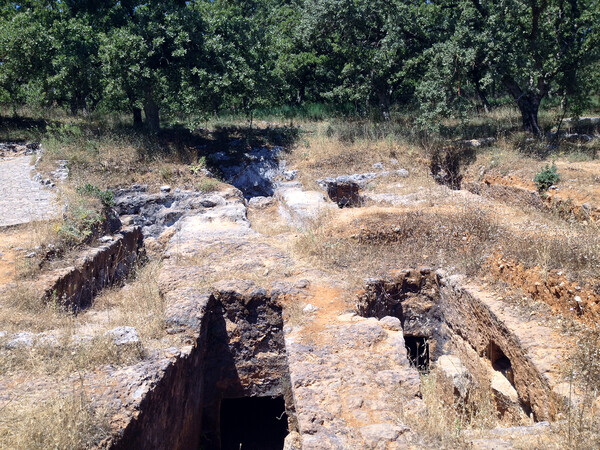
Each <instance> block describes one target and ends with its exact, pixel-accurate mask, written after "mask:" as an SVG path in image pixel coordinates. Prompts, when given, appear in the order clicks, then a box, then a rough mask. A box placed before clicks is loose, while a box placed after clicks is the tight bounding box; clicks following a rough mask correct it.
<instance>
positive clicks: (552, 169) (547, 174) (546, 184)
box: [533, 163, 560, 193]
mask: <svg viewBox="0 0 600 450" xmlns="http://www.w3.org/2000/svg"><path fill="white" fill-rule="evenodd" d="M533 181H534V183H535V184H536V186H537V188H538V191H540V192H542V193H543V192H546V191H547V190H548V189H549V188H550V186H553V185H555V184H557V183H558V182H559V181H560V174H559V173H558V172H557V168H556V165H555V164H554V163H552V166H550V165H548V164H546V167H544V169H543V170H542V171H541V172H538V173H536V174H535V177H534V179H533Z"/></svg>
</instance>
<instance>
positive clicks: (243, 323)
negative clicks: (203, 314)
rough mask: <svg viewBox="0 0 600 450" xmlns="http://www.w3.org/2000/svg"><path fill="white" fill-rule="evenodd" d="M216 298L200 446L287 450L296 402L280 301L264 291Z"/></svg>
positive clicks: (210, 314) (208, 346)
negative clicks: (290, 375) (243, 296)
mask: <svg viewBox="0 0 600 450" xmlns="http://www.w3.org/2000/svg"><path fill="white" fill-rule="evenodd" d="M216 297H217V302H216V303H215V304H214V305H213V307H212V308H211V309H210V310H209V312H208V331H207V336H206V354H205V362H204V395H203V401H202V408H203V410H202V426H201V436H200V447H199V448H200V449H203V450H220V449H221V450H233V449H235V450H239V449H245V450H252V449H256V450H263V449H264V450H279V449H282V448H283V445H284V439H285V437H286V435H287V434H288V432H289V430H290V428H293V427H294V425H293V417H294V414H293V410H294V407H293V400H292V396H291V392H290V383H289V372H288V365H287V357H286V353H285V343H284V339H283V318H282V310H281V306H280V305H279V304H277V303H276V302H275V301H272V300H271V299H269V298H268V297H264V296H262V295H257V296H250V297H249V298H248V297H245V298H242V297H241V296H238V295H237V294H235V293H231V292H228V293H224V294H223V293H221V294H217V295H216ZM290 425H291V426H290Z"/></svg>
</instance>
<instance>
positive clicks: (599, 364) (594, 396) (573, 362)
mask: <svg viewBox="0 0 600 450" xmlns="http://www.w3.org/2000/svg"><path fill="white" fill-rule="evenodd" d="M565 372H566V374H565V375H566V377H567V379H568V380H569V382H570V385H571V393H572V397H570V398H569V400H568V402H567V405H565V411H564V412H563V418H564V419H565V420H564V421H562V422H561V424H560V428H559V432H560V438H561V441H562V442H563V443H564V445H565V446H566V447H568V448H576V449H580V448H581V449H583V448H591V447H589V445H590V443H592V442H593V443H596V446H595V447H594V448H598V446H599V445H600V444H598V443H600V328H598V326H597V325H594V326H593V327H591V328H587V329H585V330H584V331H580V332H579V336H578V337H577V341H576V343H575V346H574V347H573V352H572V354H571V355H570V357H569V361H568V364H567V365H566V366H565Z"/></svg>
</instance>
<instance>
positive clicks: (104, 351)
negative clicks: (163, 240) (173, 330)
mask: <svg viewBox="0 0 600 450" xmlns="http://www.w3.org/2000/svg"><path fill="white" fill-rule="evenodd" d="M159 270H160V264H159V263H158V262H151V263H149V264H147V265H146V266H145V267H142V268H140V269H139V270H138V271H137V273H136V275H135V278H134V279H133V280H132V281H131V283H129V284H128V285H127V286H125V287H124V288H114V289H109V290H106V291H104V293H103V294H102V295H101V296H99V297H98V298H97V300H96V303H95V304H94V306H93V307H92V308H90V309H89V310H87V311H85V312H84V313H81V314H79V315H74V314H71V313H69V312H65V311H61V310H60V309H58V308H56V307H54V306H53V305H43V304H41V303H40V301H39V299H40V296H39V295H38V293H37V292H36V291H35V289H33V288H32V287H31V286H30V285H29V284H27V283H21V284H19V285H17V286H16V287H15V288H14V289H12V290H10V291H9V292H8V293H6V294H5V295H4V296H3V299H2V306H3V307H2V308H0V329H1V330H3V331H6V332H8V333H10V334H9V335H8V336H6V337H5V338H4V339H3V341H7V340H8V339H9V338H10V336H11V334H13V333H17V332H20V331H23V330H27V331H29V332H32V333H44V334H43V335H39V336H38V335H34V336H33V339H32V340H33V344H32V345H31V346H26V347H16V348H7V347H6V346H5V345H4V344H5V342H0V344H3V345H2V346H1V348H0V367H1V368H0V374H7V373H14V372H27V373H39V374H61V375H64V376H66V375H68V374H71V373H73V372H75V371H79V370H88V369H91V368H94V367H98V366H100V365H103V364H116V365H127V364H131V363H133V362H136V361H138V360H140V359H141V358H143V357H144V353H145V349H146V348H148V347H153V346H154V345H158V344H157V341H158V340H160V339H161V338H163V337H164V334H165V333H164V329H165V326H164V317H165V316H164V314H165V310H164V308H165V306H164V301H163V299H162V297H161V295H160V293H159V290H158V282H157V278H158V272H159ZM119 326H132V327H135V328H136V330H137V331H138V333H139V335H140V339H141V341H142V346H122V347H118V346H116V345H114V344H113V343H112V341H111V340H110V339H109V338H108V337H105V336H104V333H105V332H106V331H107V330H109V329H113V328H116V327H119Z"/></svg>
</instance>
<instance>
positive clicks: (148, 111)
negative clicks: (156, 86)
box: [144, 90, 160, 131]
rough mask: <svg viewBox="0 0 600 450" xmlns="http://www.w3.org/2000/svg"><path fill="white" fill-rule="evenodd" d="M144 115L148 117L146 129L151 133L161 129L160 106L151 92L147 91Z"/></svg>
mask: <svg viewBox="0 0 600 450" xmlns="http://www.w3.org/2000/svg"><path fill="white" fill-rule="evenodd" d="M144 115H145V116H146V128H148V130H150V131H158V130H159V128H160V116H159V113H158V105H157V104H156V102H155V101H154V99H153V98H152V91H151V90H148V91H146V98H145V101H144Z"/></svg>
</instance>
